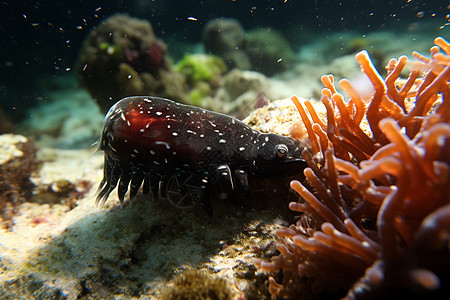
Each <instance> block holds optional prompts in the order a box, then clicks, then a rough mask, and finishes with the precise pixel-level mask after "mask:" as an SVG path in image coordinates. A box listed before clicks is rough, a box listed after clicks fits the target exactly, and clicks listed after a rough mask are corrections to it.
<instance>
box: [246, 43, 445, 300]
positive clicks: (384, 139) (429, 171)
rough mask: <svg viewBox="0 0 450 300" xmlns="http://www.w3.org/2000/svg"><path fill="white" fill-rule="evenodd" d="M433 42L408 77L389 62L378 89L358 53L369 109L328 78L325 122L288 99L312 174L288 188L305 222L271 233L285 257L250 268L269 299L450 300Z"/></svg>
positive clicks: (441, 51)
mask: <svg viewBox="0 0 450 300" xmlns="http://www.w3.org/2000/svg"><path fill="white" fill-rule="evenodd" d="M435 44H436V46H434V47H432V48H431V56H432V58H431V59H428V58H425V57H424V56H422V55H420V54H418V53H414V56H416V57H417V58H418V59H419V62H417V64H416V65H414V66H413V68H412V71H411V73H410V75H409V77H408V78H407V79H406V80H404V79H400V78H399V76H400V73H401V71H402V70H403V69H404V67H405V65H406V63H407V61H408V58H407V57H406V56H402V57H400V58H399V59H398V60H395V59H392V60H391V61H390V63H389V65H388V66H387V72H388V75H387V78H386V79H385V80H384V79H383V78H382V77H381V76H380V75H379V73H378V72H377V70H376V69H375V68H374V66H373V65H372V62H371V60H370V58H369V56H368V54H367V52H365V51H363V52H360V53H358V54H357V55H356V59H357V61H358V63H359V64H360V65H361V69H362V71H363V72H364V73H365V74H366V75H367V76H368V78H369V79H370V81H371V83H372V85H373V87H374V90H375V92H374V94H373V96H372V98H371V99H370V101H368V102H366V101H364V100H363V99H361V97H360V96H359V93H358V91H357V90H356V89H355V88H354V87H353V86H352V85H351V84H350V83H349V81H347V80H341V81H340V82H339V85H340V87H341V89H342V90H343V91H345V92H346V93H347V94H348V95H349V96H350V100H349V101H344V97H343V96H342V95H341V94H339V93H338V92H337V91H336V88H335V86H334V82H333V76H331V75H327V76H323V77H322V82H323V84H324V85H325V88H324V89H323V90H322V99H321V100H322V103H323V104H324V106H325V107H326V111H327V115H326V116H327V117H326V120H323V119H321V118H319V117H318V116H317V114H316V111H315V108H314V107H313V106H312V105H310V103H309V102H308V101H299V100H298V99H297V98H296V97H292V100H293V101H294V103H295V105H296V106H297V108H298V110H299V112H300V114H301V118H302V120H303V122H304V124H305V127H306V131H307V133H308V137H309V139H310V142H311V145H310V147H309V149H308V150H305V151H304V152H303V157H304V158H305V160H306V161H307V163H308V165H309V168H306V169H305V170H304V175H305V176H306V179H307V180H306V182H304V183H300V182H299V181H292V182H291V187H292V188H293V189H294V190H295V191H296V192H297V193H298V194H299V195H300V196H301V198H302V199H303V200H301V201H300V202H292V203H290V205H289V207H290V209H291V210H293V211H296V212H299V213H301V215H300V217H299V219H298V221H297V222H296V223H295V224H293V225H291V226H289V227H286V228H282V229H279V230H276V235H277V236H278V237H279V238H280V242H279V243H278V245H277V249H278V250H279V251H280V254H279V255H278V256H275V257H272V259H271V261H265V260H256V262H255V264H256V265H257V267H258V268H259V269H260V270H262V271H265V272H270V273H271V274H272V276H271V277H270V279H269V291H270V293H271V294H272V295H273V296H277V297H280V298H289V299H299V298H300V299H311V298H313V299H315V298H320V297H321V296H327V297H329V296H333V297H344V296H345V298H346V299H368V298H370V299H372V298H377V297H380V296H383V297H388V298H395V297H398V296H399V295H402V296H403V297H404V296H413V295H427V296H429V297H435V298H439V297H445V295H448V294H449V280H450V276H449V272H448V270H450V252H449V246H448V245H449V239H450V223H449V220H450V124H449V122H450V84H449V80H450V44H449V43H448V42H447V41H446V40H444V39H443V38H436V39H435ZM423 70H425V72H424V73H423V75H422V76H420V75H421V73H422V71H423ZM411 103H413V105H408V104H411ZM362 124H365V125H362ZM363 126H365V127H366V131H364V130H363V129H362V127H363ZM367 126H368V127H367ZM367 128H370V132H367ZM279 271H282V272H279Z"/></svg>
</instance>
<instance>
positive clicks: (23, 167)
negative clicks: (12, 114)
mask: <svg viewBox="0 0 450 300" xmlns="http://www.w3.org/2000/svg"><path fill="white" fill-rule="evenodd" d="M36 170H37V162H36V149H35V147H34V145H33V143H32V142H31V141H29V140H28V139H27V138H26V137H24V136H22V135H13V134H2V135H0V217H1V219H0V221H1V222H0V226H1V227H3V226H6V227H9V226H10V225H11V224H10V221H11V218H12V216H13V215H14V213H15V208H16V207H17V206H18V205H19V204H21V203H23V202H25V201H27V200H29V199H30V197H31V190H32V188H33V183H32V182H31V181H30V176H31V174H32V173H33V172H34V171H36Z"/></svg>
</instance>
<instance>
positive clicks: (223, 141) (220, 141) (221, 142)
mask: <svg viewBox="0 0 450 300" xmlns="http://www.w3.org/2000/svg"><path fill="white" fill-rule="evenodd" d="M226 142H227V141H225V140H224V139H220V140H219V143H220V144H224V143H226Z"/></svg>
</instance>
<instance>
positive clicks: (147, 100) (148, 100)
mask: <svg viewBox="0 0 450 300" xmlns="http://www.w3.org/2000/svg"><path fill="white" fill-rule="evenodd" d="M144 101H145V102H148V103H152V100H150V99H147V98H144Z"/></svg>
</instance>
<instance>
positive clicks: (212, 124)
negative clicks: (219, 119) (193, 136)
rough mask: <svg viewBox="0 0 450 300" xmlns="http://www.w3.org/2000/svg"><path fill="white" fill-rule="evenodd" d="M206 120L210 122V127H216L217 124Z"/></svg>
mask: <svg viewBox="0 0 450 300" xmlns="http://www.w3.org/2000/svg"><path fill="white" fill-rule="evenodd" d="M208 122H209V124H211V126H212V127H217V125H216V124H214V123H213V122H211V121H208Z"/></svg>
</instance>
